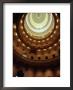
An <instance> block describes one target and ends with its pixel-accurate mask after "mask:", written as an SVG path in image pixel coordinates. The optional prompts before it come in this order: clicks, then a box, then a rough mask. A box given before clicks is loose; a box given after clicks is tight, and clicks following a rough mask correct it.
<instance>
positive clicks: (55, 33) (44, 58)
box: [13, 13, 60, 76]
mask: <svg viewBox="0 0 73 90" xmlns="http://www.w3.org/2000/svg"><path fill="white" fill-rule="evenodd" d="M13 54H14V63H16V64H18V63H19V64H18V66H19V67H23V68H24V67H25V70H23V68H22V69H21V71H20V73H21V72H22V73H23V74H24V72H25V76H54V75H53V73H54V72H52V71H51V70H49V68H47V67H49V66H51V65H53V66H56V65H57V64H58V63H59V62H60V17H59V14H57V13H26V14H25V13H23V14H22V15H21V16H20V17H19V18H18V20H17V22H16V23H14V24H13ZM20 63H22V64H21V65H20ZM22 65H23V66H22ZM27 67H28V70H27V69H26V68H27ZM30 67H32V68H30ZM33 67H34V68H35V67H36V68H38V70H37V71H35V70H34V68H33ZM39 67H41V68H39ZM51 67H52V66H51ZM14 68H17V65H15V66H14ZM43 69H44V71H45V74H42V73H43ZM16 70H17V69H14V72H16ZM17 71H18V70H17ZM57 71H58V72H59V71H60V70H59V69H57ZM57 71H55V72H57ZM28 73H29V75H28ZM34 73H35V75H34ZM18 74H19V73H18ZM30 74H31V75H30ZM49 74H50V75H49ZM55 75H56V73H55ZM57 76H60V75H59V73H58V75H57Z"/></svg>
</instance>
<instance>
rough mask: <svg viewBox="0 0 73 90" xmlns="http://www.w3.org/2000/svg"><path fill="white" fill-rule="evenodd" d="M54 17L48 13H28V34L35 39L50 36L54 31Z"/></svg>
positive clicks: (25, 25)
mask: <svg viewBox="0 0 73 90" xmlns="http://www.w3.org/2000/svg"><path fill="white" fill-rule="evenodd" d="M54 24H55V23H54V17H53V15H52V14H48V13H28V14H27V15H26V17H25V20H24V27H25V30H26V32H27V33H28V34H29V35H30V36H31V37H33V38H35V39H42V38H45V37H46V36H48V35H49V34H50V33H51V32H52V31H53V29H54Z"/></svg>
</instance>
